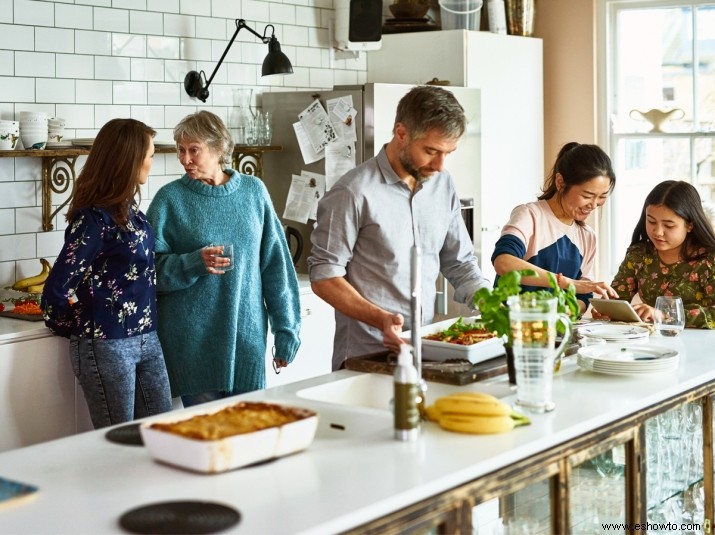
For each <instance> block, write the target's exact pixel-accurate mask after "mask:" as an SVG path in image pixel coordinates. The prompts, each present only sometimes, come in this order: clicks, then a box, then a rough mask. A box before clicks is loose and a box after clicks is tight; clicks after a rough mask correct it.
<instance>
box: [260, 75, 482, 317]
mask: <svg viewBox="0 0 715 535" xmlns="http://www.w3.org/2000/svg"><path fill="white" fill-rule="evenodd" d="M412 87H413V86H412V85H407V84H381V83H374V84H364V85H357V86H338V87H335V88H334V89H333V90H328V91H298V92H272V93H264V94H263V95H262V102H261V106H262V109H263V111H269V112H271V115H272V117H273V144H274V145H280V146H281V147H282V150H281V151H279V152H271V153H270V154H267V155H266V157H265V158H264V161H263V169H264V171H263V177H262V178H263V180H264V182H265V184H266V187H267V188H268V191H269V192H270V194H271V198H272V199H273V204H274V205H275V208H276V211H277V212H278V215H279V216H282V214H283V212H284V210H285V201H286V198H287V196H288V191H289V189H290V184H291V178H292V175H300V174H301V171H303V170H306V171H312V172H314V173H320V174H324V173H325V160H324V159H321V160H319V161H317V162H314V163H311V164H305V163H304V161H303V157H302V155H301V152H300V147H299V145H298V141H297V139H296V136H295V131H294V129H293V123H295V122H297V121H298V114H299V113H300V112H302V111H303V110H304V109H305V108H307V107H308V106H309V105H310V104H311V103H312V102H313V100H315V99H316V98H317V99H319V100H320V101H321V102H322V104H323V106H324V107H325V106H326V101H327V100H330V99H334V98H339V97H345V96H348V95H349V96H351V97H352V102H353V107H354V108H355V109H356V110H357V116H356V117H355V127H356V133H357V143H356V146H355V154H356V164H360V163H361V162H363V161H364V160H365V159H367V158H371V157H372V156H374V155H376V154H377V153H378V152H379V151H380V149H381V148H382V146H383V145H384V144H385V143H387V142H388V141H389V140H390V139H391V138H392V128H393V125H394V120H395V110H396V109H397V103H398V102H399V100H400V98H402V96H403V95H404V94H405V93H407V91H409V90H410V89H411V88H412ZM445 89H447V90H449V91H452V92H453V93H454V94H455V95H456V97H457V99H458V100H459V102H460V104H461V105H462V107H463V108H464V110H465V114H466V115H467V119H468V128H467V132H466V133H465V135H464V137H463V138H462V140H461V141H460V144H459V147H458V149H457V150H456V151H455V152H454V153H452V154H450V156H449V157H448V159H447V163H446V167H447V169H449V171H450V173H451V174H452V176H453V177H454V180H455V186H456V188H457V193H458V194H459V195H460V197H464V198H466V199H471V208H470V206H465V207H464V212H463V213H464V214H465V221H468V223H467V228H468V229H470V228H471V232H470V236H472V239H473V241H474V243H475V245H476V248H477V251H478V250H479V241H480V240H479V232H478V231H476V230H477V229H475V228H474V226H475V221H478V220H479V219H478V218H477V214H475V213H474V212H475V211H476V210H478V206H477V205H476V204H475V202H474V199H476V198H478V194H479V181H480V179H481V177H480V173H479V170H480V169H481V146H482V145H481V113H480V110H481V90H480V89H475V88H464V87H445ZM283 223H284V224H290V225H291V226H293V227H295V228H296V229H297V230H298V231H299V232H300V233H301V234H302V235H303V238H304V241H305V248H304V252H303V255H302V258H300V259H299V260H298V262H297V264H296V268H297V270H298V272H303V273H307V270H308V268H307V262H306V259H307V257H308V256H309V255H310V233H311V231H312V225H313V221H312V220H309V221H308V224H305V225H304V224H301V223H298V222H295V221H290V220H283ZM475 231H476V232H475ZM477 254H478V253H477ZM489 254H491V251H489ZM478 257H479V254H478ZM487 261H489V259H488V258H487ZM480 265H483V262H482V259H481V258H480ZM485 267H486V266H485ZM488 267H489V268H491V263H489V266H488ZM487 276H490V275H489V274H487ZM451 305H452V303H450V306H451ZM442 310H443V308H442Z"/></svg>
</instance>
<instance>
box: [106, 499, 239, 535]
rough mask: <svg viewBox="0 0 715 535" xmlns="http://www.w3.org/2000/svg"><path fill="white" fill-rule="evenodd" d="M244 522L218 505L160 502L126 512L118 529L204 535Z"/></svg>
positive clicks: (234, 513)
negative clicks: (120, 527)
mask: <svg viewBox="0 0 715 535" xmlns="http://www.w3.org/2000/svg"><path fill="white" fill-rule="evenodd" d="M240 520H241V513H239V512H238V511H236V510H235V509H234V508H233V507H228V506H226V505H222V504H220V503H215V502H200V501H179V502H161V503H154V504H151V505H145V506H143V507H137V508H136V509H132V510H131V511H127V512H126V513H124V514H123V515H122V516H121V517H120V518H119V525H120V526H122V528H124V529H125V530H127V531H130V532H131V533H141V534H145V533H146V534H157V535H202V534H204V533H216V532H217V531H221V530H224V529H227V528H230V527H231V526H234V525H235V524H238V522H239V521H240Z"/></svg>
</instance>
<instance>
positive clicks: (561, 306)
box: [472, 269, 580, 344]
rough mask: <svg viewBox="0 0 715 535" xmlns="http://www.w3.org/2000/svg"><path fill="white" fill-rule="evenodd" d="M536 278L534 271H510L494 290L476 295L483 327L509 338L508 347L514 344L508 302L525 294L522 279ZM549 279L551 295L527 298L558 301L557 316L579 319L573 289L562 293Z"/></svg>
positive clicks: (535, 294)
mask: <svg viewBox="0 0 715 535" xmlns="http://www.w3.org/2000/svg"><path fill="white" fill-rule="evenodd" d="M536 276H537V273H536V272H535V271H534V270H531V269H523V270H515V271H509V272H507V273H505V274H504V275H502V276H501V277H499V280H498V281H497V285H496V286H495V287H494V288H481V289H479V290H478V291H477V292H476V293H475V294H474V298H473V299H472V301H473V303H474V306H475V307H477V308H478V309H479V311H480V312H481V314H482V318H481V321H482V323H484V325H485V327H486V328H487V329H490V330H492V331H494V332H496V333H497V335H498V336H504V335H507V337H508V340H509V342H508V344H511V326H510V324H509V308H508V307H507V306H506V301H507V298H509V297H511V296H512V295H519V294H520V293H522V292H521V278H522V277H536ZM548 277H549V286H550V287H551V291H549V290H546V289H544V290H537V291H531V292H524V294H525V295H528V296H533V297H535V298H537V299H539V298H540V299H543V298H550V297H556V301H557V305H556V308H557V311H558V312H563V313H565V314H567V315H568V316H570V317H571V318H572V319H576V318H578V315H579V312H580V309H579V306H578V300H577V299H576V288H575V287H574V285H573V284H569V287H568V289H566V290H563V289H561V288H559V286H558V284H557V283H556V277H554V276H553V274H551V273H549V274H548Z"/></svg>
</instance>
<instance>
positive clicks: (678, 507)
mask: <svg viewBox="0 0 715 535" xmlns="http://www.w3.org/2000/svg"><path fill="white" fill-rule="evenodd" d="M714 391H715V383H710V384H706V385H702V386H699V387H697V388H694V389H692V390H690V391H687V392H684V393H682V394H679V395H677V396H674V397H672V398H670V399H667V400H665V401H662V402H659V403H657V404H655V405H652V406H650V407H648V408H646V409H645V410H642V411H639V412H637V413H634V414H631V415H629V416H627V417H625V418H622V419H620V420H618V421H615V422H612V423H610V424H608V425H606V426H603V427H601V428H599V429H596V430H594V431H593V432H591V433H588V434H585V435H582V436H580V437H577V438H575V439H573V440H570V441H568V442H565V443H563V444H560V445H559V446H558V447H555V448H553V449H550V450H547V451H543V452H541V453H538V454H536V455H533V456H531V457H529V458H526V459H523V460H521V461H519V462H516V463H514V464H512V465H510V466H507V467H504V468H502V469H500V470H497V471H495V472H493V473H491V474H488V475H486V476H484V477H481V478H479V479H477V480H474V481H471V482H469V483H466V484H464V485H460V486H458V487H456V488H454V489H451V490H449V491H447V492H444V493H442V494H439V495H437V496H434V497H432V498H430V499H428V500H424V501H422V502H420V503H418V504H415V505H413V506H411V507H408V508H406V509H403V510H401V511H397V512H395V513H393V514H390V515H387V516H385V517H383V518H380V519H378V520H375V521H373V522H370V523H367V524H365V525H363V526H360V527H359V528H357V529H355V530H352V531H351V532H350V533H355V534H357V533H361V534H365V533H380V534H385V533H395V534H397V533H399V534H405V533H414V534H453V533H473V534H474V535H515V534H518V535H521V534H524V535H526V534H528V535H536V534H544V535H548V534H552V533H560V534H561V533H563V534H566V533H571V534H593V533H603V532H605V531H607V532H608V533H636V532H641V533H643V532H645V531H646V524H648V526H647V532H649V533H671V534H672V533H681V534H683V535H684V534H690V533H704V534H707V533H711V529H712V518H713V432H712V428H713V425H712V415H713V408H712V404H713V396H712V393H713V392H714ZM607 524H609V526H607Z"/></svg>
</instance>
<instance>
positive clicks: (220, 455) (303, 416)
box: [139, 401, 318, 473]
mask: <svg viewBox="0 0 715 535" xmlns="http://www.w3.org/2000/svg"><path fill="white" fill-rule="evenodd" d="M244 403H252V402H244ZM233 405H239V403H236V402H235V401H234V402H232V403H229V404H226V405H221V406H218V407H212V408H211V410H209V411H205V412H194V413H191V414H188V415H186V414H185V415H183V416H182V417H177V416H176V415H174V416H173V417H172V416H167V417H166V418H163V419H152V420H151V421H148V422H144V423H142V425H141V426H140V428H139V429H140V432H141V435H142V438H143V440H144V445H145V446H146V448H147V449H148V450H149V453H150V454H151V456H152V457H154V459H156V460H158V461H161V462H164V463H167V464H171V465H174V466H178V467H181V468H187V469H189V470H194V471H196V472H208V473H217V472H224V471H226V470H233V469H234V468H240V467H242V466H247V465H250V464H254V463H257V462H261V461H265V460H268V459H272V458H274V457H281V456H283V455H288V454H290V453H294V452H297V451H301V450H304V449H305V448H307V447H308V446H310V444H311V443H312V442H313V438H314V437H315V431H316V429H317V427H318V415H317V414H316V413H315V412H313V411H310V410H307V409H302V408H295V407H286V406H283V407H284V408H287V409H289V410H295V411H297V412H298V413H299V415H300V419H298V420H296V421H293V422H290V423H287V424H284V425H281V426H277V427H269V428H266V429H261V430H259V431H253V432H250V433H242V434H238V435H232V436H229V437H226V438H221V439H216V440H200V439H195V438H189V437H186V436H183V435H180V434H177V433H173V432H169V431H164V430H159V429H154V428H152V427H151V426H152V425H153V424H156V423H175V422H179V421H184V420H188V419H190V418H193V417H195V416H198V415H206V414H213V413H216V412H218V411H220V410H222V409H225V408H226V407H230V406H233ZM265 405H270V404H265Z"/></svg>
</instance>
